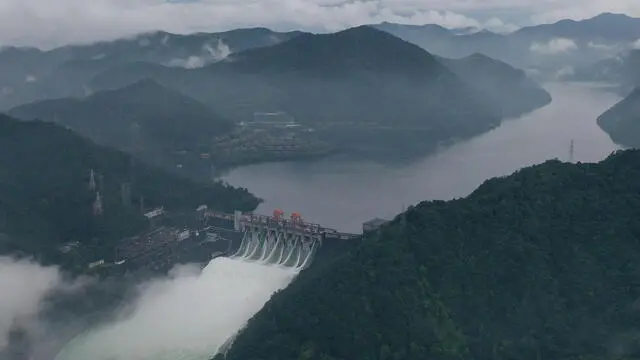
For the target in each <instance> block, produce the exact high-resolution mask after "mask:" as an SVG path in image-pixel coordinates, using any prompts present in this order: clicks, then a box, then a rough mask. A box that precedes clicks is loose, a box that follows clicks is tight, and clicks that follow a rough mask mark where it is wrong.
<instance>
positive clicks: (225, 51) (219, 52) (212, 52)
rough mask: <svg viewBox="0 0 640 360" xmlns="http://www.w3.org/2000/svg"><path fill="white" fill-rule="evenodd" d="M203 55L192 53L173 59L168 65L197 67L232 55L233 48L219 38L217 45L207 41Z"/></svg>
mask: <svg viewBox="0 0 640 360" xmlns="http://www.w3.org/2000/svg"><path fill="white" fill-rule="evenodd" d="M202 52H203V55H200V56H197V55H192V56H189V57H187V58H186V59H173V60H171V61H170V62H169V63H168V64H167V65H168V66H175V67H183V68H187V69H196V68H201V67H203V66H206V65H208V64H211V63H214V62H218V61H222V60H224V59H226V58H227V57H229V55H231V49H230V48H229V46H228V45H227V44H225V42H224V41H222V40H218V42H217V44H216V47H213V46H211V44H209V43H207V44H204V45H203V46H202Z"/></svg>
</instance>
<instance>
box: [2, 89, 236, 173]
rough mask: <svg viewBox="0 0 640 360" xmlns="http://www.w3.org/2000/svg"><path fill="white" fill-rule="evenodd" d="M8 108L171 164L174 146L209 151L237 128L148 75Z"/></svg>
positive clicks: (21, 116)
mask: <svg viewBox="0 0 640 360" xmlns="http://www.w3.org/2000/svg"><path fill="white" fill-rule="evenodd" d="M9 114H11V115H12V116H15V117H18V118H21V119H25V120H31V119H40V120H46V121H53V122H56V123H59V124H62V125H64V126H66V127H69V128H71V129H72V130H74V131H76V132H78V133H79V134H82V135H84V136H87V137H88V138H90V139H92V140H94V141H96V142H98V143H101V144H105V145H109V146H112V147H115V148H118V149H121V150H123V151H127V152H129V153H132V154H134V155H136V156H138V157H140V158H142V159H145V160H149V161H151V162H153V163H155V164H157V165H166V166H170V167H174V166H175V163H176V161H171V160H173V159H172V157H173V153H174V152H175V151H176V150H180V149H189V150H191V151H193V152H195V153H196V154H199V152H198V150H202V152H208V151H209V148H210V146H211V142H212V140H213V138H214V137H216V136H220V135H222V134H225V133H226V132H228V131H230V130H231V129H232V128H233V123H232V122H231V121H228V120H225V119H223V118H221V117H220V116H219V115H217V114H215V113H213V112H212V111H211V109H210V108H209V107H207V106H206V105H204V104H202V103H200V102H198V101H197V100H194V99H192V98H190V97H187V96H185V95H182V94H181V93H179V92H177V91H175V90H172V89H168V88H166V87H163V86H161V85H159V84H158V83H156V82H155V81H153V80H150V79H143V80H140V81H138V82H136V83H133V84H130V85H127V86H125V87H123V88H119V89H116V90H105V91H99V92H96V93H95V94H92V95H89V96H88V97H86V98H67V99H52V100H43V101H38V102H35V103H31V104H27V105H23V106H18V107H16V108H14V109H12V110H10V111H9Z"/></svg>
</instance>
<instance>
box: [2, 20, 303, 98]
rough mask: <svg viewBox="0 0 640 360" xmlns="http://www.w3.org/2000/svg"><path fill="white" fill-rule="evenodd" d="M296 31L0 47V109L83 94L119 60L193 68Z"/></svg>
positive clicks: (157, 35)
mask: <svg viewBox="0 0 640 360" xmlns="http://www.w3.org/2000/svg"><path fill="white" fill-rule="evenodd" d="M299 34H300V32H288V33H279V32H274V31H271V30H268V29H264V28H253V29H238V30H231V31H227V32H221V33H198V34H191V35H176V34H170V33H166V32H154V33H148V34H141V35H138V36H136V37H133V38H127V39H120V40H115V41H108V42H107V41H106V42H99V43H95V44H91V45H73V46H64V47H60V48H56V49H53V50H50V51H41V50H38V49H33V48H12V47H9V48H4V49H0V67H2V69H3V72H2V74H0V109H2V108H5V109H6V108H8V107H11V106H15V105H18V104H22V103H27V102H30V101H34V100H41V99H46V98H50V97H66V96H80V95H86V92H87V89H86V83H87V82H88V81H89V80H90V79H91V78H93V77H94V76H96V75H98V74H99V73H101V72H103V71H105V70H107V69H109V68H111V67H114V66H118V65H121V64H126V63H130V62H136V61H144V62H150V63H155V64H163V65H166V66H176V67H184V68H198V67H203V66H205V65H207V64H210V63H212V62H215V61H219V60H221V59H224V58H225V57H226V56H228V55H229V54H231V53H233V52H237V51H243V50H247V49H251V48H254V47H261V46H269V45H273V44H277V43H279V42H282V41H285V40H288V39H290V38H293V37H295V36H297V35H299Z"/></svg>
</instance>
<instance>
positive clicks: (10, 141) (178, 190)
mask: <svg viewBox="0 0 640 360" xmlns="http://www.w3.org/2000/svg"><path fill="white" fill-rule="evenodd" d="M0 154H1V155H0V233H3V234H6V235H9V240H8V241H0V252H7V251H9V252H11V251H20V252H22V253H25V254H29V255H34V256H36V257H38V258H39V259H40V260H41V261H43V262H45V263H46V262H52V261H53V262H55V260H56V258H55V256H56V254H57V247H58V246H59V245H60V244H63V243H67V242H74V241H78V242H80V243H82V244H84V245H91V246H94V250H95V251H96V252H100V251H103V250H105V249H108V248H109V247H110V246H111V245H113V243H112V241H113V240H117V239H119V238H121V237H123V236H126V235H131V234H133V233H135V232H137V231H140V230H141V229H143V228H145V227H146V226H147V225H146V224H147V223H146V219H145V218H144V217H143V216H142V213H141V206H142V205H144V207H145V208H147V209H149V208H152V207H156V206H165V208H166V209H169V210H171V209H173V210H176V209H189V210H191V209H195V207H197V206H198V205H200V204H208V205H209V206H210V207H212V208H217V209H220V210H224V211H233V210H234V209H243V210H245V211H248V210H253V209H254V208H255V207H256V206H257V204H258V202H259V200H258V199H257V198H255V197H254V196H253V195H252V194H250V193H249V192H248V191H247V190H246V189H235V188H232V187H230V186H228V185H224V184H222V183H215V184H211V185H209V184H199V183H194V182H191V181H188V180H185V179H182V178H177V177H175V176H171V175H169V174H167V173H165V172H163V171H161V170H159V169H156V168H154V167H151V166H148V165H145V164H144V163H141V162H138V161H136V160H135V159H133V158H132V157H131V156H130V155H127V154H125V153H122V152H119V151H116V150H112V149H109V148H105V147H102V146H99V145H96V144H94V143H93V142H91V141H90V140H87V139H85V138H82V137H80V136H78V135H76V134H75V133H73V132H72V131H70V130H66V129H64V128H62V127H60V126H58V125H55V124H53V123H46V122H41V121H30V122H22V121H18V120H16V119H12V118H10V117H8V116H5V115H0ZM91 170H94V172H95V176H94V178H95V181H96V188H95V190H91V189H90V188H89V185H90V172H91ZM123 184H130V189H131V191H130V197H129V199H127V200H128V201H130V204H126V203H125V200H123V197H122V192H121V189H122V185H123ZM96 192H100V195H101V200H102V204H103V213H102V215H100V216H95V215H94V210H93V204H94V202H95V200H96V197H97V194H96ZM142 201H143V202H144V204H142V203H141V202H142ZM5 240H6V239H5ZM105 251H106V250H105Z"/></svg>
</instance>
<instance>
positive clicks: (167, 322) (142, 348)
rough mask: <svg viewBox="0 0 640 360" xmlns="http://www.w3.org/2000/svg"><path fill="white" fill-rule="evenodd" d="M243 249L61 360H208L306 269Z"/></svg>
mask: <svg viewBox="0 0 640 360" xmlns="http://www.w3.org/2000/svg"><path fill="white" fill-rule="evenodd" d="M245 240H247V239H245ZM243 246H244V247H242V248H241V249H240V251H239V253H238V254H236V255H237V256H235V257H233V258H224V257H219V258H216V259H213V260H212V261H211V262H210V263H209V264H208V265H207V266H206V267H205V268H204V269H203V270H202V271H201V272H198V273H194V272H192V273H189V274H181V275H177V276H174V277H173V278H168V279H163V280H160V281H156V282H154V283H152V284H150V285H149V287H148V288H147V289H146V290H145V291H144V294H143V295H142V296H141V297H140V298H139V299H138V300H137V302H136V304H135V310H134V311H133V313H132V314H131V315H130V316H128V317H126V318H124V319H120V320H117V321H115V322H113V323H110V324H107V325H104V326H102V327H100V328H97V329H93V330H91V331H89V332H87V333H85V334H82V335H80V336H78V337H76V338H75V339H74V340H72V341H71V342H70V343H69V344H67V346H66V347H65V348H64V349H62V351H61V352H60V353H59V354H58V356H57V357H56V360H88V359H91V360H164V359H167V360H169V359H171V360H206V359H210V358H211V357H213V355H214V354H216V353H217V351H218V350H219V348H220V347H221V346H222V345H223V344H224V343H225V342H226V341H227V340H229V339H230V338H231V337H233V336H234V335H235V334H236V333H237V332H238V331H239V330H241V329H242V328H243V327H244V326H245V324H246V322H247V321H248V319H250V318H251V316H253V315H254V314H255V313H256V312H257V311H259V310H260V309H261V308H262V306H264V304H265V303H266V302H267V301H268V300H269V298H270V297H271V295H272V294H273V293H274V292H275V291H277V290H279V289H282V288H285V287H286V286H287V285H288V284H289V283H290V282H291V281H292V280H293V279H294V277H295V276H296V275H297V274H298V272H299V271H300V270H301V269H302V268H303V267H304V266H302V265H303V263H299V265H300V266H298V267H286V266H282V265H279V264H271V263H268V262H267V261H265V260H267V258H266V257H264V258H263V257H262V256H261V257H259V258H255V254H256V253H257V252H258V251H260V254H262V252H263V251H264V252H265V253H266V252H267V251H270V250H271V251H274V252H273V253H272V258H273V257H275V256H276V255H275V254H276V252H275V251H278V249H283V248H282V247H281V248H276V247H269V246H260V247H257V246H256V242H251V241H243ZM254 250H255V251H254ZM299 253H300V254H302V253H301V252H299ZM250 254H253V257H252V256H249V255H250ZM310 254H311V253H309V255H310ZM277 256H278V257H279V256H280V253H277ZM291 256H295V257H296V258H298V255H297V254H295V253H291ZM254 258H255V260H252V259H254ZM307 259H308V260H310V259H311V257H310V256H309V257H308V258H307Z"/></svg>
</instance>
